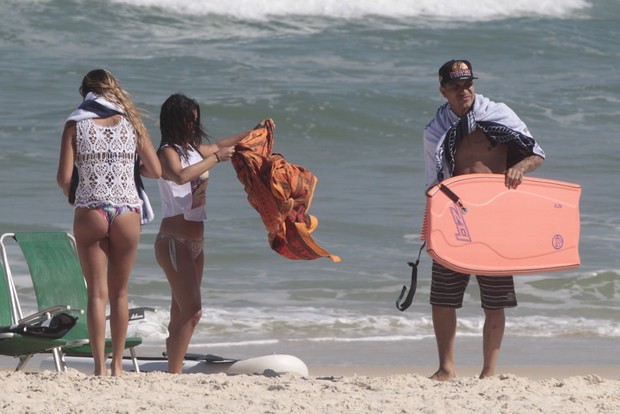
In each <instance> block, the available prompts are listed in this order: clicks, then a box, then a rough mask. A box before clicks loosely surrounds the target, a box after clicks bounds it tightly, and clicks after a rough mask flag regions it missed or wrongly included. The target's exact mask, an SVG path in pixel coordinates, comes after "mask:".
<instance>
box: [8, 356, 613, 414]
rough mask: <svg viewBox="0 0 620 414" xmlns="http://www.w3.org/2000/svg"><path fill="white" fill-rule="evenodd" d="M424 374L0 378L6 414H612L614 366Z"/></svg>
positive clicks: (343, 371)
mask: <svg viewBox="0 0 620 414" xmlns="http://www.w3.org/2000/svg"><path fill="white" fill-rule="evenodd" d="M429 369H430V368H429V367H405V366H403V367H399V368H398V369H396V370H395V369H394V368H390V369H382V368H378V367H372V368H369V367H346V368H338V367H315V368H312V367H310V371H311V372H310V375H309V376H308V377H299V376H295V375H293V374H286V375H281V376H279V377H267V376H263V375H237V376H229V375H226V374H181V375H171V374H166V373H140V374H136V373H126V374H125V375H124V376H122V377H95V376H92V375H86V374H83V373H80V372H78V371H75V370H69V371H67V372H63V373H56V372H52V371H44V372H37V373H24V372H10V371H6V370H5V371H0V386H2V388H3V392H2V395H1V396H0V404H1V407H2V411H3V412H6V413H91V412H106V413H128V414H129V413H141V412H148V413H170V412H176V413H206V412H208V413H241V412H243V413H306V414H311V413H386V414H389V413H536V412H540V413H563V414H568V413H595V412H596V413H619V412H620V392H619V390H620V370H619V369H618V367H587V366H580V367H572V368H566V367H557V366H554V367H544V366H535V367H533V366H531V367H504V368H503V369H502V372H505V373H501V374H497V375H496V376H494V377H493V378H487V379H484V380H480V379H478V378H477V376H476V373H475V369H474V368H473V367H468V368H464V369H462V373H461V376H459V377H458V378H456V379H454V380H451V381H447V382H437V381H433V380H430V379H428V378H427V377H426V376H425V373H428V372H430V371H429Z"/></svg>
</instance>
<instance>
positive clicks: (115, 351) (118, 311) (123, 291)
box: [108, 211, 140, 375]
mask: <svg viewBox="0 0 620 414" xmlns="http://www.w3.org/2000/svg"><path fill="white" fill-rule="evenodd" d="M108 239H109V258H108V292H109V293H108V296H109V299H110V331H111V333H112V363H111V366H110V368H111V371H112V375H121V373H122V371H123V354H124V352H125V340H126V338H127V324H128V322H129V306H128V294H127V285H128V283H129V276H130V275H131V270H132V269H133V265H134V263H135V261H136V255H137V252H138V243H139V242H140V215H139V214H137V213H135V212H133V211H127V212H125V213H123V214H121V215H119V216H117V217H116V219H114V221H113V222H112V224H111V225H110V231H109V234H108Z"/></svg>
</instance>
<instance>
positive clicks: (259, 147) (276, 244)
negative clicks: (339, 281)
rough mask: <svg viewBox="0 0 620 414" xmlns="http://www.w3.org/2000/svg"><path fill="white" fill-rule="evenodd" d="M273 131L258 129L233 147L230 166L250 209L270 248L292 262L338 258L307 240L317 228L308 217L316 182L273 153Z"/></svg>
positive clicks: (314, 219) (296, 166) (311, 240)
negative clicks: (243, 191) (262, 226)
mask: <svg viewBox="0 0 620 414" xmlns="http://www.w3.org/2000/svg"><path fill="white" fill-rule="evenodd" d="M272 146H273V130H272V129H271V128H268V127H265V128H258V129H255V130H253V131H252V132H251V133H250V135H248V136H247V137H246V138H244V139H243V141H241V142H240V143H239V144H237V146H236V147H235V155H233V157H232V164H233V166H234V167H235V171H237V178H239V181H241V183H242V184H243V185H244V186H245V192H246V193H247V194H248V201H249V202H250V205H251V206H252V207H254V208H255V209H256V211H258V213H259V214H260V217H261V219H262V220H263V223H264V224H265V228H266V229H267V232H268V233H269V245H270V246H271V248H272V249H273V250H275V251H276V252H278V253H279V254H281V255H282V256H284V257H286V258H288V259H293V260H313V259H318V258H320V257H329V258H330V259H331V260H333V261H334V262H339V261H340V258H339V257H338V256H334V255H332V254H330V253H328V252H327V251H325V250H324V249H323V248H321V246H319V245H318V244H316V242H315V241H314V240H313V239H312V237H311V236H310V233H312V231H313V230H314V229H315V228H316V227H317V225H318V220H317V219H316V217H314V216H311V215H310V214H308V209H309V208H310V203H311V202H312V196H313V194H314V188H315V187H316V182H317V178H316V177H315V176H314V175H313V174H312V173H311V172H310V171H308V170H307V169H306V168H304V167H301V166H298V165H292V164H289V163H288V162H286V160H285V159H284V157H283V156H282V154H278V153H272V152H271V148H272Z"/></svg>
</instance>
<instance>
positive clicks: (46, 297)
mask: <svg viewBox="0 0 620 414" xmlns="http://www.w3.org/2000/svg"><path fill="white" fill-rule="evenodd" d="M8 237H10V238H12V239H13V240H15V241H16V242H17V244H18V245H19V247H20V249H21V251H22V253H23V255H24V258H25V259H26V264H27V265H28V269H29V270H30V277H31V279H32V285H33V287H34V291H35V296H36V298H37V305H38V308H39V310H41V309H45V308H48V307H50V306H54V305H55V304H58V303H63V304H68V305H69V306H71V307H72V308H78V309H84V310H86V309H87V302H88V296H87V291H86V281H85V280H84V275H83V273H82V268H81V266H80V262H79V260H78V258H77V253H76V250H75V239H74V238H73V236H71V235H70V234H68V233H65V232H16V233H6V234H4V235H3V236H2V238H0V244H2V246H3V248H4V239H5V238H8ZM144 309H145V308H139V309H131V310H130V315H132V318H130V319H138V318H140V317H142V318H143V317H144ZM85 313H86V311H85ZM136 315H137V317H134V316H136ZM88 338H89V337H88V325H87V315H86V314H85V315H84V316H83V317H81V318H80V319H79V320H78V322H77V323H76V325H75V327H74V328H73V329H72V330H71V331H70V332H69V333H67V335H65V337H64V338H63V339H65V340H66V341H67V344H65V345H64V346H63V347H62V353H61V355H60V358H61V359H62V361H57V363H60V364H62V366H66V364H65V362H64V356H65V355H66V356H77V357H92V349H91V347H90V345H89V342H90V341H89V339H88ZM141 343H142V338H127V339H126V341H125V349H129V352H130V354H131V359H132V362H133V366H134V369H135V372H140V368H139V365H138V360H137V357H136V351H135V347H136V346H138V345H140V344H141ZM105 350H106V353H108V354H110V353H112V339H111V338H106V342H105ZM54 358H55V359H56V358H57V356H56V355H54Z"/></svg>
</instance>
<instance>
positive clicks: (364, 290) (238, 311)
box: [0, 0, 620, 364]
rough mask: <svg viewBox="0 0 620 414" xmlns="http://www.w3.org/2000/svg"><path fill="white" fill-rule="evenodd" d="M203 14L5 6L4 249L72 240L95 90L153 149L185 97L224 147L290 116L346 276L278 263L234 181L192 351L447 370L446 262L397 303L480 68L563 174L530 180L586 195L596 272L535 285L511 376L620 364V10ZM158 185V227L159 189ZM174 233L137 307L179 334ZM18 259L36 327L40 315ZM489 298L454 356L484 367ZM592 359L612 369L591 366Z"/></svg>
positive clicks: (1, 47)
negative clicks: (87, 101) (454, 97)
mask: <svg viewBox="0 0 620 414" xmlns="http://www.w3.org/2000/svg"><path fill="white" fill-rule="evenodd" d="M203 3H207V2H194V1H190V0H170V1H164V0H142V1H138V0H127V1H109V0H104V1H98V2H87V1H85V0H73V1H60V0H56V1H45V0H20V1H17V0H5V1H4V2H2V3H1V4H0V11H1V13H0V56H2V59H1V61H0V67H1V68H2V76H1V77H0V91H2V93H0V145H1V146H2V147H1V151H0V165H1V168H0V232H10V231H16V230H65V231H71V224H72V211H71V209H70V207H69V206H68V204H67V203H66V201H65V199H64V198H63V196H62V193H61V192H60V190H59V188H58V187H57V185H56V182H55V175H56V167H57V161H58V152H59V142H60V134H61V132H62V127H63V124H64V120H65V118H66V116H67V115H68V114H69V113H70V112H71V110H72V109H73V108H74V107H75V106H77V105H78V104H79V102H80V96H79V94H78V90H77V88H78V86H79V84H80V82H81V78H82V76H83V75H84V74H85V73H86V72H87V71H89V70H90V69H93V68H95V67H105V68H108V69H110V70H111V71H112V72H113V73H114V74H115V75H116V76H117V77H118V78H119V79H120V81H121V82H122V84H123V86H124V87H125V88H126V89H127V90H129V91H130V92H131V93H132V96H133V98H134V100H135V101H136V103H137V104H138V105H139V106H140V107H142V108H143V109H145V110H146V111H148V112H149V113H150V114H151V115H152V118H151V119H147V122H146V123H147V127H148V128H149V130H150V132H151V135H152V138H153V141H154V142H155V144H156V145H157V144H158V143H159V129H158V125H157V123H156V117H157V114H158V113H159V106H160V105H161V103H162V102H163V101H164V100H165V98H166V97H167V96H168V95H170V94H171V93H174V92H183V93H186V94H188V95H191V96H193V97H195V98H196V99H197V100H198V101H199V102H200V104H201V107H202V110H203V114H204V115H203V117H204V120H205V121H206V127H207V129H208V131H209V132H210V134H211V135H213V136H214V137H223V136H226V135H228V134H232V133H236V132H240V131H242V130H245V129H248V128H251V127H253V126H254V125H255V124H256V123H257V122H258V121H259V120H260V119H262V118H265V117H271V118H273V119H274V120H275V122H276V124H277V128H276V132H275V133H276V135H275V147H274V150H276V151H278V152H281V153H283V154H284V155H285V156H286V158H287V159H288V160H289V162H292V163H295V164H300V165H303V166H305V167H307V168H308V169H310V170H311V171H312V172H313V173H314V174H315V175H316V176H317V177H318V179H319V182H318V186H317V189H316V192H315V196H314V201H313V204H312V206H311V208H310V213H311V214H313V215H315V216H316V217H317V218H318V219H319V226H318V229H317V230H316V232H315V233H314V237H315V239H316V240H317V241H318V242H319V243H320V244H321V245H322V246H323V247H324V248H325V249H327V250H328V251H330V252H332V253H334V254H337V255H339V256H341V257H342V262H341V263H332V262H331V261H329V260H327V259H322V260H317V261H312V262H297V261H287V260H286V259H284V258H282V257H280V256H278V255H276V254H275V253H274V252H272V251H271V250H270V249H269V246H268V243H267V240H266V233H265V231H264V228H263V226H262V223H261V221H260V219H259V218H258V215H257V213H256V212H255V211H254V210H253V209H252V208H251V207H250V206H249V204H248V203H247V200H246V198H245V193H244V192H243V186H242V185H241V184H240V183H239V182H238V180H237V179H236V176H235V172H234V169H233V168H232V166H231V165H230V164H226V165H219V166H218V167H217V168H215V169H214V170H213V171H212V176H211V178H212V180H211V182H210V185H209V191H208V193H207V212H208V216H209V219H208V221H207V225H206V232H205V238H206V254H207V256H206V260H207V266H206V271H205V277H204V283H203V298H204V316H203V320H202V321H201V323H200V325H199V327H198V329H197V331H196V334H195V336H194V339H193V342H192V346H191V348H192V349H191V350H192V351H195V352H211V353H220V354H222V353H224V354H226V356H235V357H239V356H252V355H256V354H263V353H272V352H287V353H293V354H295V355H296V356H299V357H300V358H302V359H303V360H304V361H306V362H307V363H326V364H348V363H377V364H401V363H424V364H427V363H428V364H433V363H434V360H435V350H434V339H433V333H432V324H431V321H430V306H429V305H428V291H429V284H430V259H429V258H428V256H423V258H422V263H421V266H420V278H421V280H420V282H419V288H418V294H417V296H416V302H415V303H414V305H412V307H411V308H410V309H409V310H407V311H406V312H405V313H401V312H399V311H397V310H396V308H395V306H394V301H395V300H396V296H397V295H398V293H399V291H400V288H401V287H402V285H403V283H407V282H408V273H409V267H408V266H407V264H406V262H407V261H408V260H411V259H412V257H413V255H414V254H416V253H417V250H418V248H419V247H420V242H419V237H418V236H419V232H420V229H421V225H422V215H423V208H424V173H423V157H422V129H423V128H424V125H425V124H426V123H427V122H428V120H430V118H431V117H432V115H433V114H434V111H435V109H436V108H437V107H438V106H439V105H440V104H441V103H442V102H443V101H442V99H443V98H442V97H441V96H440V94H439V92H438V88H437V87H438V85H437V81H436V71H437V68H438V67H439V66H440V65H441V64H442V63H443V62H444V61H446V60H448V59H451V58H460V57H462V58H468V59H469V60H471V61H472V63H473V65H474V70H475V71H476V73H477V76H478V77H479V78H480V79H479V80H478V81H477V91H478V92H479V93H483V94H485V95H487V96H488V97H490V98H491V99H493V100H496V101H504V102H506V103H507V104H509V105H510V106H511V107H512V108H513V109H514V110H515V111H516V112H517V113H519V114H520V115H521V117H522V118H523V119H524V120H525V121H526V122H527V124H528V126H529V128H530V130H531V131H532V132H533V134H534V136H535V137H536V138H537V139H538V140H539V142H540V143H541V145H542V147H543V148H544V150H545V152H546V153H547V157H548V158H547V161H546V162H545V164H544V166H543V167H542V168H541V169H540V170H538V171H536V172H535V173H534V174H533V175H536V176H540V177H546V178H552V179H559V180H564V181H570V182H576V183H579V184H581V185H582V186H583V193H582V199H581V224H582V229H581V234H582V237H581V245H580V252H581V259H582V266H581V268H579V269H577V270H571V271H567V272H559V273H550V274H540V275H532V276H519V277H518V280H517V295H518V299H519V307H518V308H516V309H514V310H510V311H509V312H508V328H507V333H506V338H505V343H504V349H505V352H504V353H503V354H502V360H501V361H500V363H502V362H503V363H539V364H544V363H547V362H550V361H551V362H553V363H600V364H608V363H617V362H618V356H617V352H611V351H612V350H617V343H618V338H619V337H620V312H619V310H620V305H619V299H620V294H619V293H618V292H619V290H620V282H619V276H620V237H619V232H618V230H619V228H620V217H619V215H618V201H620V200H619V196H618V184H617V183H616V180H615V178H616V177H617V176H618V175H619V174H618V173H619V172H620V167H619V165H620V151H618V149H617V148H618V144H617V132H616V131H617V129H618V116H619V115H620V105H619V103H620V99H619V98H618V96H620V72H619V70H618V63H617V62H618V58H619V54H620V40H619V39H620V33H618V27H620V25H619V24H618V23H619V20H620V17H618V16H620V2H618V1H616V0H614V1H605V2H594V1H582V0H579V1H577V0H567V1H563V2H556V3H557V4H556V3H553V4H549V3H550V2H544V3H543V4H542V5H541V4H540V3H541V2H538V1H535V0H523V1H519V2H512V3H510V4H501V5H500V4H499V3H498V2H495V1H490V0H489V1H486V0H481V1H473V0H472V1H470V2H462V1H456V0H447V1H442V2H436V1H433V0H428V1H396V0H393V1H388V0H383V1H380V0H376V1H354V0H342V1H339V2H333V1H328V0H322V1H315V2H307V4H306V3H304V4H293V3H294V2H289V1H284V0H281V1H274V0H271V1H266V0H265V1H262V0H260V1H256V2H252V5H251V6H250V5H249V3H248V2H245V1H242V0H229V1H227V2H225V3H219V2H218V4H216V5H214V4H203ZM209 3H213V2H209ZM146 186H147V190H148V191H149V195H150V197H151V201H152V202H153V204H154V206H155V212H156V214H157V213H158V209H159V195H158V194H157V186H156V183H155V182H153V181H151V180H146ZM158 225H159V219H156V220H155V222H154V223H151V224H149V225H147V226H145V227H144V229H143V237H142V242H141V246H140V251H139V258H138V262H137V263H136V266H135V271H134V275H133V276H132V279H131V284H130V300H131V302H132V304H134V305H148V306H153V307H155V308H157V309H158V310H159V312H157V313H156V314H154V315H152V316H151V319H153V320H155V321H159V322H163V323H166V321H167V309H168V297H169V291H168V285H167V282H166V280H165V277H164V276H163V273H162V272H161V270H160V269H159V268H158V267H157V265H156V263H155V261H154V258H153V253H152V243H153V240H154V237H155V234H156V233H157V229H158ZM12 253H15V254H14V260H15V262H16V270H15V275H16V280H17V285H18V288H19V289H20V294H21V295H22V298H23V299H22V306H23V307H25V308H27V309H28V307H33V305H32V303H33V300H34V295H33V293H32V289H31V288H30V287H29V286H28V278H27V276H26V268H25V265H24V264H23V262H21V260H20V258H19V257H18V255H17V254H16V252H15V251H14V250H13V252H12ZM472 285H473V286H472V287H471V288H470V289H469V291H468V298H467V300H466V305H465V307H464V308H463V309H462V310H461V311H460V313H459V331H458V332H459V338H458V339H457V341H458V342H457V348H458V351H459V354H458V355H457V357H458V362H459V363H473V364H476V363H478V361H479V359H480V349H479V344H480V340H479V336H480V334H481V326H482V311H481V309H480V307H479V299H478V292H477V288H476V286H475V284H474V283H472ZM151 345H152V346H153V347H154V348H157V347H158V346H161V341H160V342H158V341H152V344H151ZM588 347H593V348H595V349H600V350H601V351H600V352H597V353H594V354H592V353H590V354H587V356H586V353H584V352H583V351H584V350H585V349H588ZM597 347H598V348H597ZM606 351H610V352H606ZM231 354H232V355H231Z"/></svg>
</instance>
